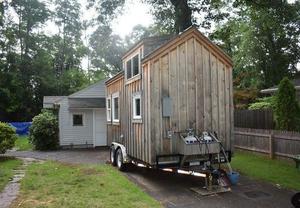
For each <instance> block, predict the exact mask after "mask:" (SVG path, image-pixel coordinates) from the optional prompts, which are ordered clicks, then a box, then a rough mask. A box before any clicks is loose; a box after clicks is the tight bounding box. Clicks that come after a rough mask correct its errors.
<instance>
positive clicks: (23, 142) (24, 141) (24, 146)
mask: <svg viewBox="0 0 300 208" xmlns="http://www.w3.org/2000/svg"><path fill="white" fill-rule="evenodd" d="M15 148H16V149H17V150H18V151H24V150H32V149H33V145H32V144H31V143H30V142H29V140H28V137H26V136H19V137H18V139H17V140H16V142H15Z"/></svg>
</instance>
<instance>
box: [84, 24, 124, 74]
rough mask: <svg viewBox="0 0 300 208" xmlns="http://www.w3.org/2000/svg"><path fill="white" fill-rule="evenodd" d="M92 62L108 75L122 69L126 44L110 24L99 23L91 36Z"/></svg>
mask: <svg viewBox="0 0 300 208" xmlns="http://www.w3.org/2000/svg"><path fill="white" fill-rule="evenodd" d="M90 46H91V63H92V65H93V66H94V67H95V68H97V69H100V70H101V71H103V72H104V73H105V74H106V76H108V75H110V74H114V73H116V72H119V71H121V70H122V61H121V60H122V55H123V54H124V52H125V47H124V44H123V42H122V40H121V38H120V37H119V36H118V35H114V34H112V30H111V28H110V27H109V26H108V25H99V26H98V28H97V29H96V31H95V32H94V33H93V34H92V35H91V38H90Z"/></svg>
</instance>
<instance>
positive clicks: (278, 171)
mask: <svg viewBox="0 0 300 208" xmlns="http://www.w3.org/2000/svg"><path fill="white" fill-rule="evenodd" d="M231 165H232V167H233V169H236V170H238V171H239V172H240V173H242V174H244V175H247V176H249V177H250V178H254V179H259V180H264V181H268V182H271V183H273V184H279V185H280V186H282V187H285V188H290V189H294V190H298V191H300V171H299V170H297V169H296V168H295V164H294V163H291V162H289V161H284V160H271V159H269V158H268V157H265V156H261V155H257V154H251V153H246V152H241V151H237V152H236V153H235V156H234V157H233V158H232V162H231Z"/></svg>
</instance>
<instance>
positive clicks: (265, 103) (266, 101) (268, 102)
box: [248, 96, 274, 110]
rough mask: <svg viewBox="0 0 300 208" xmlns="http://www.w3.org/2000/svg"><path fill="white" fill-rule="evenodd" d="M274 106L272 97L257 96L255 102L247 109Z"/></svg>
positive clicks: (270, 107) (271, 107)
mask: <svg viewBox="0 0 300 208" xmlns="http://www.w3.org/2000/svg"><path fill="white" fill-rule="evenodd" d="M273 108H274V97H273V96H271V97H263V98H258V99H257V100H256V102H254V103H251V104H250V105H249V108H248V109H249V110H260V109H273Z"/></svg>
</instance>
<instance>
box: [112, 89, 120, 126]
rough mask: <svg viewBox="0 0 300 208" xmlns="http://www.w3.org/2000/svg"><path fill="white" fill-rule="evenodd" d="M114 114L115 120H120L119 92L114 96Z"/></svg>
mask: <svg viewBox="0 0 300 208" xmlns="http://www.w3.org/2000/svg"><path fill="white" fill-rule="evenodd" d="M112 116H113V122H119V93H115V94H113V96H112Z"/></svg>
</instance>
